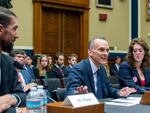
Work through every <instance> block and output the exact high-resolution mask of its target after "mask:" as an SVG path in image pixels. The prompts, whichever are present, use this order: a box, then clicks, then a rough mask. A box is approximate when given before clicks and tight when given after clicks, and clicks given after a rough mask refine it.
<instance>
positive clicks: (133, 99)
mask: <svg viewBox="0 0 150 113" xmlns="http://www.w3.org/2000/svg"><path fill="white" fill-rule="evenodd" d="M140 100H141V97H127V98H119V99H114V100H112V101H113V102H124V103H133V104H139V103H140Z"/></svg>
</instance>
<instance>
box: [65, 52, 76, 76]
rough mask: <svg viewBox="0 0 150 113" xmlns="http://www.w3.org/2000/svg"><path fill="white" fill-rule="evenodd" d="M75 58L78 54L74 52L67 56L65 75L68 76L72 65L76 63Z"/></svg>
mask: <svg viewBox="0 0 150 113" xmlns="http://www.w3.org/2000/svg"><path fill="white" fill-rule="evenodd" d="M77 59H78V56H77V55H76V54H71V55H70V56H69V57H68V63H69V66H67V67H66V68H65V75H66V76H68V75H69V73H70V71H71V69H72V67H73V65H74V64H76V63H77Z"/></svg>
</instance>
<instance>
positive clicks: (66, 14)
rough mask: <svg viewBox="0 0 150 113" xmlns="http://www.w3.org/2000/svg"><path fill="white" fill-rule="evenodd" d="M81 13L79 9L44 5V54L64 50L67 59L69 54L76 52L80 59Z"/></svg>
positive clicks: (53, 53)
mask: <svg viewBox="0 0 150 113" xmlns="http://www.w3.org/2000/svg"><path fill="white" fill-rule="evenodd" d="M80 15H81V12H77V11H71V10H66V9H58V8H46V7H43V16H42V53H43V54H50V55H55V53H56V52H63V53H64V55H65V58H66V59H67V57H68V55H70V54H72V53H76V54H77V55H78V56H79V59H80V53H81V52H80V50H81V44H80V40H81V34H80V32H81V30H80ZM66 62H67V60H66Z"/></svg>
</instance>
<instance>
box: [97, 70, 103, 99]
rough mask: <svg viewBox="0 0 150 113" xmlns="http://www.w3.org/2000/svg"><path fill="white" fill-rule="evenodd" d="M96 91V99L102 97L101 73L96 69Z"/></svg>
mask: <svg viewBox="0 0 150 113" xmlns="http://www.w3.org/2000/svg"><path fill="white" fill-rule="evenodd" d="M96 77H97V83H96V85H97V92H96V97H97V98H98V99H102V98H103V92H102V80H101V75H100V71H99V70H97V76H96Z"/></svg>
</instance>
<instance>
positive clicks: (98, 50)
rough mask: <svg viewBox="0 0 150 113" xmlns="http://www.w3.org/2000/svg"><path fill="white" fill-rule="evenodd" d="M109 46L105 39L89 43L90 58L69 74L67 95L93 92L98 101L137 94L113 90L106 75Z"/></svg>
mask: <svg viewBox="0 0 150 113" xmlns="http://www.w3.org/2000/svg"><path fill="white" fill-rule="evenodd" d="M108 52H109V45H108V42H107V41H106V40H105V39H104V38H99V37H97V38H93V39H92V40H91V41H90V43H89V48H88V56H89V58H88V59H86V60H83V61H81V62H80V63H78V64H76V65H74V67H73V68H72V70H71V72H70V74H69V83H68V86H67V94H68V95H73V94H83V93H88V92H92V93H94V94H95V96H96V97H97V98H98V99H102V98H106V97H113V98H117V97H120V96H123V97H124V96H125V97H126V96H128V95H129V94H130V93H134V92H136V90H135V89H134V88H129V87H125V88H122V89H121V90H117V89H114V88H112V86H111V83H110V82H109V80H108V78H107V74H106V70H105V67H104V66H103V65H105V64H106V63H107V60H108V54H109V53H108Z"/></svg>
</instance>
